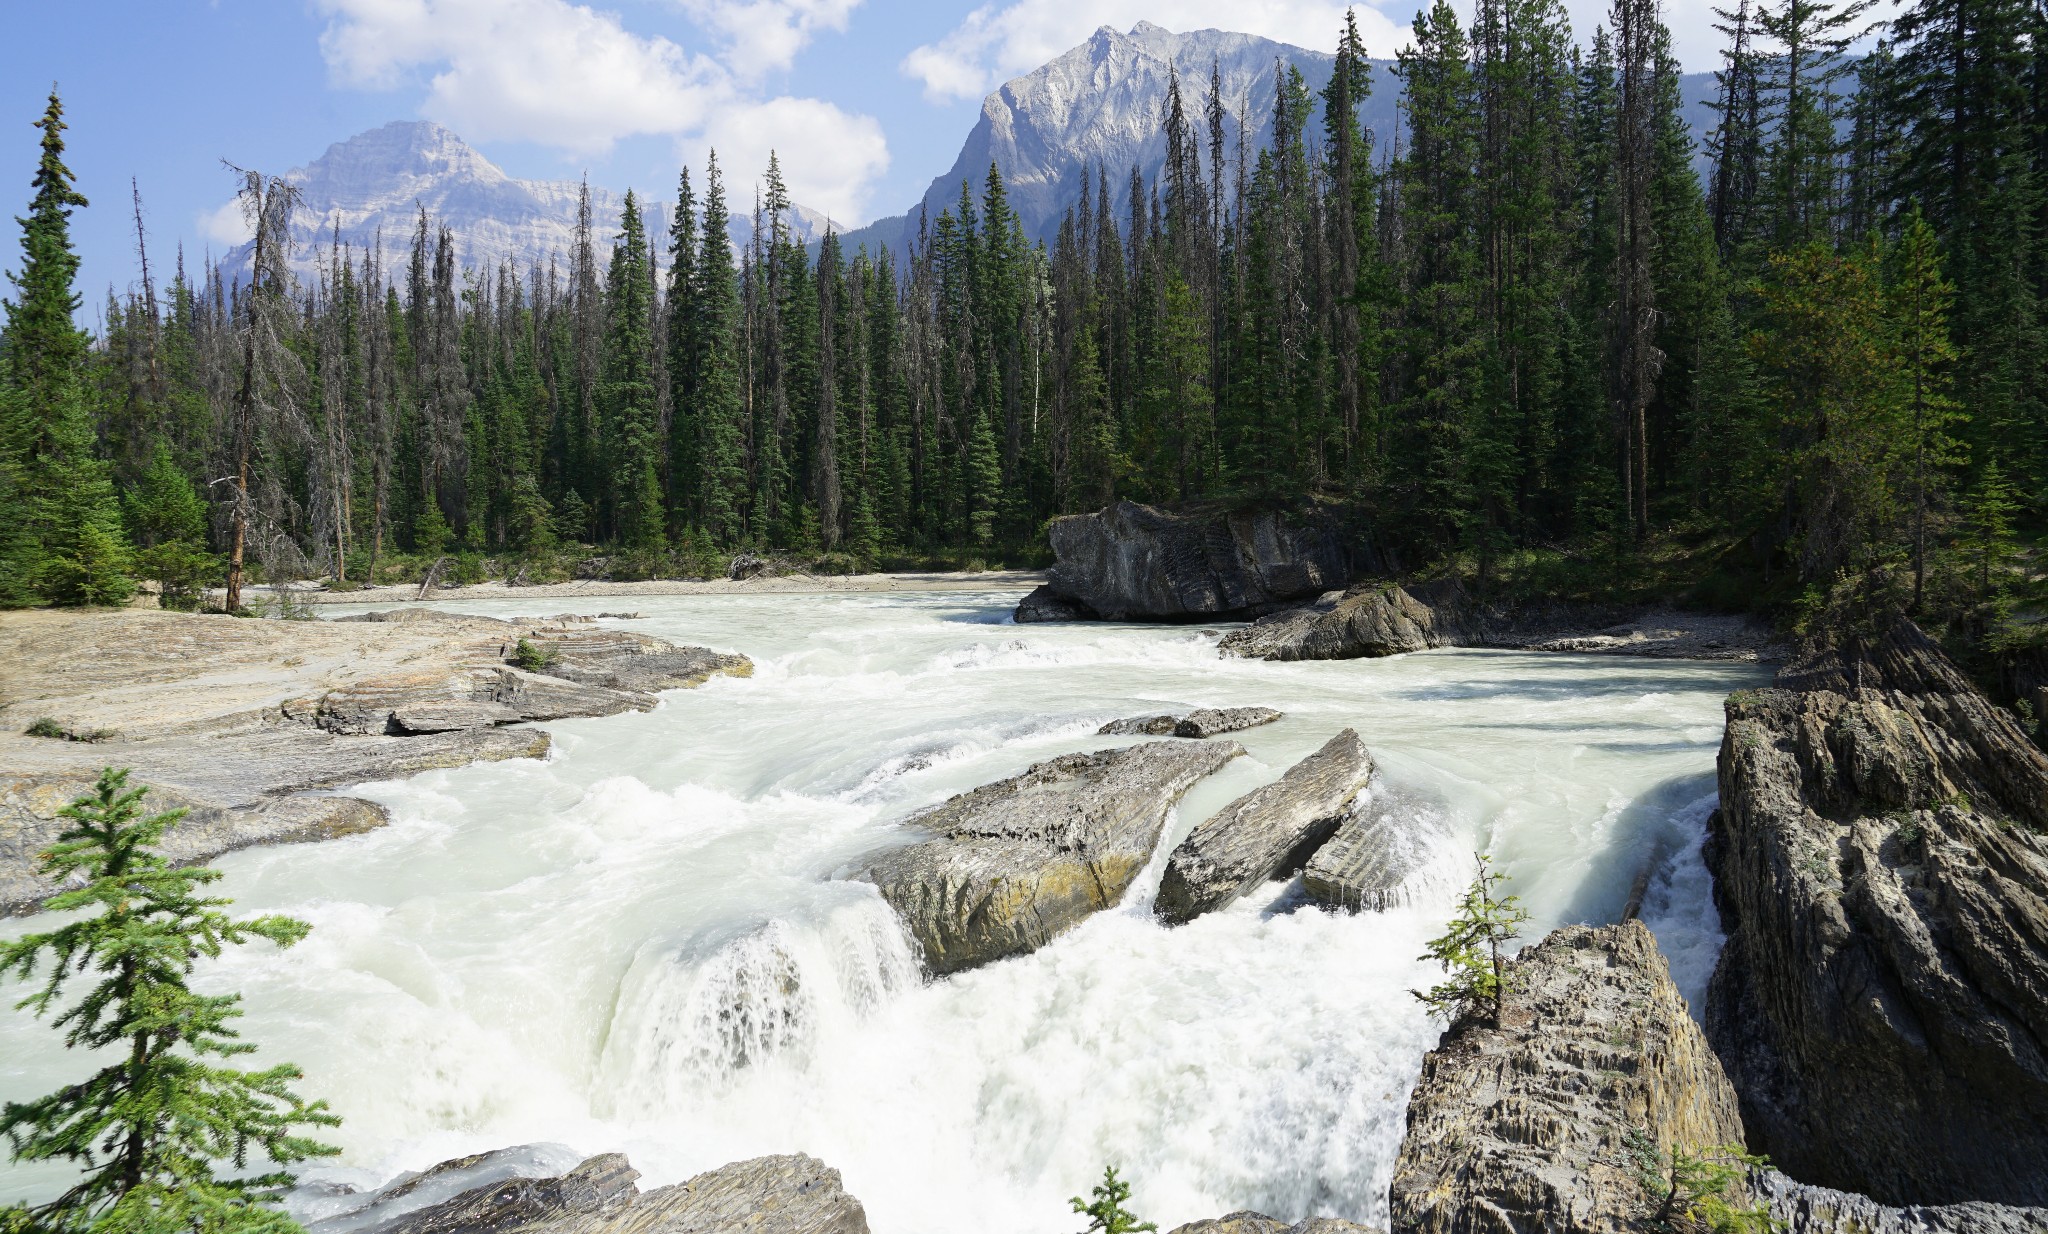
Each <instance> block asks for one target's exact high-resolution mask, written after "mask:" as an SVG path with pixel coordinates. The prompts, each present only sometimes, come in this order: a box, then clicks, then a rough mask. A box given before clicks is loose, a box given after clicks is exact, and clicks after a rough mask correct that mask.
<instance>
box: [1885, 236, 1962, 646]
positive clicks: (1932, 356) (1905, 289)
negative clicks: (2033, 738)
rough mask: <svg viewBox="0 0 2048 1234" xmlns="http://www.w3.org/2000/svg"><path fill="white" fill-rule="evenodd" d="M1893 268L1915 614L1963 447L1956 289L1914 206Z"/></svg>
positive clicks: (1892, 307)
mask: <svg viewBox="0 0 2048 1234" xmlns="http://www.w3.org/2000/svg"><path fill="white" fill-rule="evenodd" d="M1892 266H1893V272H1892V277H1891V287H1890V301H1891V304H1890V314H1891V320H1892V330H1893V339H1894V342H1893V346H1894V348H1895V349H1896V351H1897V355H1898V360H1899V363H1900V365H1901V366H1902V367H1903V369H1904V377H1905V381H1906V383H1907V384H1908V386H1909V388H1910V389H1909V398H1910V400H1911V408H1910V419H1909V420H1908V424H1907V429H1908V433H1909V438H1908V442H1909V447H1908V448H1909V449H1910V450H1911V453H1912V461H1911V465H1910V470H1909V474H1908V476H1907V479H1908V482H1909V483H1910V485H1911V493H1912V503H1913V527H1912V548H1913V607H1914V608H1915V609H1918V608H1919V607H1920V603H1921V600H1922V596H1923V594H1924V592H1925V590H1926V584H1927V562H1928V552H1929V544H1928V530H1929V528H1928V522H1929V519H1930V517H1931V516H1932V515H1933V513H1934V511H1935V506H1936V504H1937V502H1939V500H1940V499H1941V497H1942V495H1943V492H1944V490H1945V488H1946V487H1947V485H1946V476H1947V472H1948V470H1949V469H1951V468H1953V467H1955V466H1956V465H1957V464H1959V463H1961V462H1962V452H1961V443H1960V442H1959V441H1957V440H1956V439H1955V437H1954V436H1953V435H1952V434H1953V429H1954V427H1955V426H1956V425H1957V424H1958V422H1959V421H1961V420H1962V418H1963V417H1962V415H1961V414H1960V412H1959V411H1958V409H1957V406H1956V403H1955V400H1954V399H1953V398H1952V397H1950V393H1949V391H1950V388H1951V379H1952V373H1953V370H1954V366H1955V361H1956V349H1955V345H1954V344H1953V343H1952V342H1950V340H1949V333H1948V315H1949V312H1950V309H1951V308H1952V307H1953V305H1954V303H1955V287H1954V285H1953V284H1951V283H1949V282H1948V281H1947V280H1945V279H1943V278H1942V274H1941V258H1940V255H1939V254H1938V253H1937V252H1936V250H1935V239H1934V228H1933V227H1932V226H1931V225H1929V223H1928V222H1927V219H1926V216H1924V215H1922V214H1921V213H1920V209H1919V207H1918V206H1917V205H1915V206H1914V207H1913V209H1912V211H1911V213H1910V214H1908V216H1907V219H1906V226H1905V230H1904V233H1903V234H1902V235H1901V236H1900V237H1899V242H1898V244H1897V246H1895V248H1894V250H1893V253H1892Z"/></svg>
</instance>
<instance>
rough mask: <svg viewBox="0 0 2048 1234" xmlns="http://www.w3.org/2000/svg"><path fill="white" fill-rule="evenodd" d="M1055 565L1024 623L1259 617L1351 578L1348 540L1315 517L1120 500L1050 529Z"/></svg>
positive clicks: (1025, 606)
mask: <svg viewBox="0 0 2048 1234" xmlns="http://www.w3.org/2000/svg"><path fill="white" fill-rule="evenodd" d="M1047 538H1048V539H1049V540H1050V541H1051V542H1052V551H1053V558H1054V562H1053V567H1052V569H1051V570H1050V571H1048V572H1047V576H1046V577H1047V581H1046V583H1045V585H1044V586H1042V587H1040V588H1038V589H1037V590H1036V591H1033V592H1032V593H1031V594H1030V595H1028V596H1026V597H1025V599H1024V602H1023V603H1021V604H1019V605H1018V606H1017V612H1016V620H1018V621H1020V622H1029V621H1075V620H1099V621H1203V620H1210V619H1216V618H1224V619H1229V618H1237V619H1243V618H1247V617H1255V616H1258V615H1259V614H1261V613H1267V612H1271V611H1273V610H1274V609H1276V608H1282V607H1285V606H1286V605H1288V604H1290V603H1295V602H1298V601H1301V600H1306V599H1312V598H1314V597H1315V596H1317V595H1320V594H1322V593H1323V592H1324V591H1327V590H1329V589H1330V588H1332V587H1341V586H1343V585H1344V584H1345V583H1347V582H1349V581H1350V580H1351V563H1352V553H1351V551H1350V549H1349V547H1348V539H1347V537H1346V536H1344V535H1343V534H1341V532H1340V531H1339V529H1338V528H1337V526H1336V525H1335V524H1334V523H1333V522H1331V521H1330V520H1329V519H1328V518H1326V517H1324V516H1322V515H1321V514H1319V513H1317V512H1315V511H1303V512H1299V513H1288V512H1284V511H1280V510H1271V509H1267V510H1229V509H1224V508H1221V507H1201V508H1195V509H1188V510H1182V511H1169V510H1162V509H1158V508H1156V507H1154V506H1146V505H1139V504H1138V503H1137V502H1134V501H1119V502H1117V503H1116V504H1114V505H1111V506H1108V507H1106V508H1105V509H1103V510H1100V511H1098V512H1096V513H1094V514H1070V515H1067V516H1066V517H1064V518H1056V519H1054V520H1053V521H1052V523H1051V525H1050V526H1049V527H1048V528H1047Z"/></svg>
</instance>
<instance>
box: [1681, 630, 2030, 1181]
mask: <svg viewBox="0 0 2048 1234" xmlns="http://www.w3.org/2000/svg"><path fill="white" fill-rule="evenodd" d="M1727 716H1728V723H1727V728H1726V731H1725V735H1724V737H1723V739H1722V744H1721V755H1720V790H1721V808H1720V810H1719V812H1718V813H1717V814H1716V816H1715V818H1714V820H1713V822H1712V823H1711V824H1710V828H1709V843H1708V846H1707V862H1708V865H1709V867H1710V868H1711V869H1712V871H1713V874H1714V890H1715V899H1716V902H1717V903H1718V905H1719V908H1720V911H1721V920H1722V925H1723V928H1724V929H1725V930H1726V931H1727V933H1728V944H1727V947H1726V949H1725V950H1724V951H1723V952H1722V955H1721V960H1720V963H1719V966H1718V967H1717V968H1716V970H1715V974H1714V979H1713V982H1712V984H1711V986H1710V988H1709V993H1708V1000H1707V1031H1708V1034H1709V1036H1710V1037H1711V1038H1712V1040H1713V1043H1714V1046H1715V1048H1716V1049H1717V1050H1718V1051H1719V1052H1720V1055H1721V1057H1722V1059H1723V1060H1724V1061H1725V1062H1726V1064H1727V1067H1728V1071H1729V1074H1730V1076H1731V1077H1732V1078H1733V1080H1734V1082H1735V1086H1736V1088H1737V1090H1738V1091H1740V1093H1741V1094H1742V1104H1743V1119H1744V1122H1745V1124H1746V1125H1747V1127H1748V1130H1749V1135H1750V1140H1751V1142H1752V1144H1753V1146H1754V1147H1755V1148H1757V1149H1759V1150H1761V1151H1764V1152H1767V1153H1768V1154H1769V1155H1770V1156H1771V1158H1772V1160H1773V1161H1774V1162H1776V1163H1777V1164H1778V1165H1779V1166H1780V1167H1782V1168H1783V1169H1784V1170H1785V1171H1786V1172H1787V1173H1788V1174H1790V1175H1792V1176H1793V1177H1794V1178H1797V1179H1800V1180H1801V1181H1803V1182H1808V1183H1816V1184H1821V1185H1825V1186H1828V1187H1834V1188H1840V1189H1842V1190H1847V1191H1856V1192H1862V1193H1865V1194H1868V1195H1870V1196H1872V1197H1874V1198H1876V1199H1878V1200H1880V1201H1883V1202H1886V1203H1889V1204H1938V1203H1954V1202H1960V1201H1966V1200H1989V1201H1999V1202H2004V1203H2017V1204H2033V1205H2041V1204H2048V1169H2044V1168H2043V1165H2042V1163H2043V1161H2044V1160H2048V1047H2044V1043H2048V843H2044V837H2043V834H2042V833H2043V829H2044V828H2048V756H2044V755H2043V754H2042V752H2041V751H2040V750H2039V749H2037V748H2036V747H2035V746H2034V745H2032V744H2031V743H2030V742H2029V741H2028V740H2027V738H2026V737H2025V735H2024V734H2022V733H2021V731H2020V729H2019V727H2018V725H2017V724H2016V723H2015V722H2014V720H2013V718H2012V717H2011V716H2010V715H2009V714H2008V713H2006V712H2005V711H2004V710H2002V709H2000V708H1998V707H1996V706H1994V705H1992V703H1991V702H1990V701H1989V700H1987V699H1986V698H1985V697H1984V695H1982V694H1981V693H1979V692H1978V691H1977V690H1976V689H1975V688H1974V687H1973V686H1972V685H1971V684H1970V683H1969V682H1968V681H1967V680H1965V679H1964V677H1963V676H1962V674H1961V673H1960V672H1958V671H1957V669H1956V668H1955V666H1954V665H1953V664H1951V663H1950V662H1949V660H1948V658H1947V657H1946V656H1945V655H1943V654H1942V652H1941V650H1940V649H1939V648H1938V647H1936V646H1935V645H1934V643H1933V642H1932V641H1931V640H1929V639H1928V638H1927V637H1926V636H1925V635H1924V634H1922V633H1921V631H1920V630H1919V629H1917V628H1916V627H1914V626H1913V625H1912V624H1911V623H1909V622H1905V621H1900V622H1899V623H1897V625H1895V626H1893V627H1892V628H1891V629H1889V630H1888V631H1886V632H1884V633H1883V634H1882V635H1877V636H1872V635H1861V636H1847V637H1844V638H1841V639H1839V640H1838V641H1837V643H1836V645H1835V646H1833V647H1830V648H1828V649H1825V650H1821V651H1817V652H1814V653H1812V654H1810V655H1808V656H1806V657H1805V658H1803V659H1802V660H1800V661H1798V662H1796V663H1794V664H1792V665H1790V666H1788V667H1787V668H1786V669H1785V670H1784V671H1783V672H1781V673H1780V674H1779V677H1778V681H1777V685H1776V687H1775V688H1772V689H1765V690H1751V691H1743V692H1740V693H1738V694H1736V695H1734V696H1732V697H1731V698H1730V699H1729V701H1728V705H1727Z"/></svg>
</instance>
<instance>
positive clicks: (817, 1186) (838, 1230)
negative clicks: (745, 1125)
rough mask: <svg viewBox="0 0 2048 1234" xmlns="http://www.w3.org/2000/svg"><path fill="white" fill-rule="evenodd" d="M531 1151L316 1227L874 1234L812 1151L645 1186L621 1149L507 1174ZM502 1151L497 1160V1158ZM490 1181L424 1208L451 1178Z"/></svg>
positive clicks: (444, 1168) (386, 1231)
mask: <svg viewBox="0 0 2048 1234" xmlns="http://www.w3.org/2000/svg"><path fill="white" fill-rule="evenodd" d="M540 1156H541V1154H537V1153H535V1152H534V1151H533V1150H531V1149H506V1150H501V1151H500V1152H499V1153H485V1154H478V1155H476V1156H473V1157H463V1158H458V1159H456V1160H454V1161H445V1162H442V1163H441V1164H440V1165H437V1166H434V1167H433V1168H432V1169H430V1170H427V1171H425V1172H423V1173H421V1174H419V1175H415V1176H412V1177H410V1178H406V1179H401V1180H399V1181H398V1182H396V1183H393V1184H392V1185H391V1186H389V1187H386V1188H384V1189H383V1190H381V1191H379V1192H378V1193H377V1194H376V1195H375V1196H373V1197H372V1198H371V1199H370V1200H369V1201H368V1202H367V1203H366V1204H364V1205H361V1206H359V1207H357V1208H355V1209H352V1210H350V1211H348V1212H346V1213H343V1214H341V1215H339V1216H336V1217H331V1218H328V1219H326V1220H322V1221H316V1222H313V1223H312V1224H311V1225H310V1226H309V1227H308V1229H309V1231H311V1234H655V1232H657V1231H658V1232H659V1234H725V1232H727V1231H734V1230H746V1231H749V1232H750V1234H868V1222H867V1214H866V1212H865V1211H864V1210H863V1209H862V1208H861V1204H860V1201H859V1200H856V1199H854V1198H853V1197H852V1196H850V1195H848V1194H846V1190H845V1187H844V1184H843V1183H842V1182H841V1180H840V1177H839V1171H837V1170H834V1169H832V1168H830V1167H828V1166H827V1165H825V1163H823V1162H821V1161H818V1160H817V1159H815V1158H812V1157H806V1156H802V1155H795V1154H792V1155H787V1156H779V1157H757V1158H754V1159H753V1160H751V1161H736V1162H733V1163H732V1164H730V1165H725V1166H720V1167H719V1168H718V1169H715V1170H707V1171H706V1172H704V1173H702V1174H699V1175H697V1176H696V1177H695V1178H692V1179H690V1180H689V1181H688V1182H684V1183H678V1184H676V1185H675V1186H672V1187H659V1188H656V1189H655V1190H653V1191H648V1192H641V1191H639V1189H638V1188H637V1186H636V1185H635V1180H637V1179H638V1178H639V1173H638V1171H636V1170H634V1169H633V1167H632V1166H631V1165H630V1164H629V1163H628V1162H627V1160H626V1158H625V1157H623V1156H621V1155H620V1154H617V1153H605V1154H602V1155H600V1156H596V1157H591V1158H589V1159H587V1160H585V1161H584V1162H583V1163H582V1164H580V1165H578V1166H577V1167H576V1168H575V1169H573V1170H571V1171H569V1172H568V1173H566V1174H562V1175H560V1176H541V1177H526V1176H521V1175H518V1174H511V1175H508V1174H507V1169H508V1168H509V1169H518V1168H519V1167H520V1166H522V1165H530V1164H532V1163H533V1162H535V1161H537V1160H539V1158H540ZM497 1158H504V1159H505V1161H504V1164H503V1165H502V1166H501V1165H500V1164H499V1163H498V1162H497V1161H496V1160H494V1159H497ZM471 1177H484V1178H488V1179H489V1180H490V1181H487V1182H485V1183H483V1184H482V1185H479V1186H475V1187H470V1188H468V1189H466V1190H463V1191H461V1192H460V1193H459V1194H457V1195H455V1196H453V1197H452V1198H449V1199H445V1200H440V1201H438V1202H435V1203H431V1204H427V1205H424V1206H422V1205H421V1204H420V1203H419V1199H420V1198H421V1194H422V1192H424V1193H425V1194H426V1195H433V1194H435V1193H436V1192H438V1191H445V1190H446V1189H447V1185H448V1183H447V1181H443V1180H453V1181H467V1180H468V1179H469V1178H471Z"/></svg>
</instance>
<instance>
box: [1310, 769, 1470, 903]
mask: <svg viewBox="0 0 2048 1234" xmlns="http://www.w3.org/2000/svg"><path fill="white" fill-rule="evenodd" d="M1373 793H1374V799H1373V800H1372V801H1371V802H1369V803H1365V804H1362V805H1360V806H1359V807H1357V808H1355V809H1353V810H1350V811H1349V812H1347V813H1346V814H1345V815H1344V817H1343V819H1342V821H1341V822H1339V824H1338V825H1337V831H1336V834H1335V835H1333V836H1331V837H1330V839H1329V842H1328V843H1326V844H1324V845H1323V846H1322V847H1320V848H1318V849H1317V850H1316V851H1315V855H1314V856H1312V857H1310V858H1309V860H1308V863H1307V865H1305V866H1304V867H1303V868H1302V871H1301V885H1302V890H1304V891H1306V892H1307V893H1308V895H1309V898H1310V899H1313V900H1315V901H1316V902H1317V903H1319V904H1322V905H1325V906H1327V907H1330V908H1339V909H1346V910H1349V911H1351V912H1374V913H1383V912H1385V911H1387V910H1388V909H1390V908H1399V907H1401V906H1402V905H1405V904H1410V903H1413V902H1414V901H1415V897H1416V896H1417V895H1418V894H1419V893H1421V892H1423V891H1425V890H1427V889H1429V888H1432V887H1434V886H1436V885H1437V884H1438V881H1439V879H1440V878H1441V875H1442V868H1443V859H1444V856H1445V851H1444V850H1445V848H1446V847H1447V844H1448V841H1449V838H1450V829H1449V827H1448V825H1447V824H1446V820H1445V819H1444V818H1443V817H1442V816H1441V814H1440V813H1437V812H1436V811H1435V810H1434V809H1433V808H1425V807H1423V806H1421V805H1420V804H1418V803H1416V802H1414V801H1411V800H1408V799H1406V798H1404V797H1402V796H1401V795H1400V794H1398V793H1396V792H1393V791H1391V790H1388V789H1386V788H1385V787H1381V788H1378V789H1374V790H1373Z"/></svg>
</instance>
